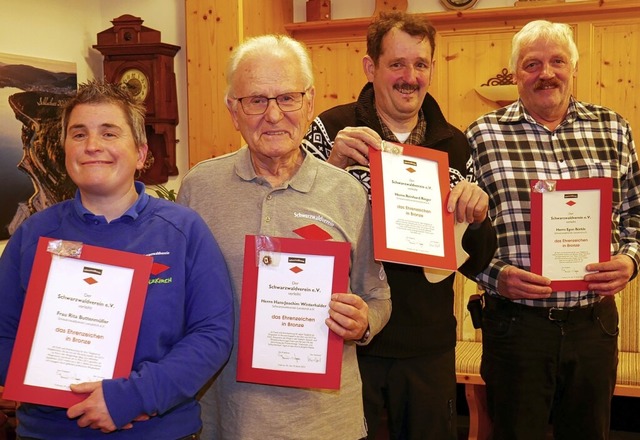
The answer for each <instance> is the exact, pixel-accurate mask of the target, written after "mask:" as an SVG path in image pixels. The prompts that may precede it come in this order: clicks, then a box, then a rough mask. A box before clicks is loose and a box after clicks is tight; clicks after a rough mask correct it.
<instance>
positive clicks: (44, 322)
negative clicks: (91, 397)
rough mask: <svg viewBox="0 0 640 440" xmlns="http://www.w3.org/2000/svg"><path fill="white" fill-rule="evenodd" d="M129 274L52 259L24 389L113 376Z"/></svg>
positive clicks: (64, 386)
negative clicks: (26, 386) (29, 386)
mask: <svg viewBox="0 0 640 440" xmlns="http://www.w3.org/2000/svg"><path fill="white" fill-rule="evenodd" d="M132 280H133V269H131V268H127V267H117V266H110V265H106V264H100V263H95V262H91V263H89V262H87V261H84V260H78V259H75V258H66V257H59V256H57V255H53V256H52V261H51V267H50V273H49V278H48V281H47V285H46V288H45V292H44V297H43V301H42V307H41V309H40V317H39V319H38V325H37V327H36V331H35V337H34V340H33V345H32V346H31V354H30V356H29V363H28V365H27V370H26V373H25V380H24V383H25V385H31V386H37V387H45V388H53V389H60V390H68V389H69V385H71V384H74V383H80V382H93V381H99V380H102V379H105V378H111V377H113V372H114V366H115V362H116V357H117V352H118V345H119V343H120V337H121V333H122V325H123V322H124V317H125V312H126V310H127V301H128V299H129V291H130V290H131V282H132Z"/></svg>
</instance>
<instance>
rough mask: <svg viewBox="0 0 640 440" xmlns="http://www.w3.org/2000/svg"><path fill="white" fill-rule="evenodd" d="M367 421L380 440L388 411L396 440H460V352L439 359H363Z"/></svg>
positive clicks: (360, 359) (372, 435)
mask: <svg viewBox="0 0 640 440" xmlns="http://www.w3.org/2000/svg"><path fill="white" fill-rule="evenodd" d="M358 363H359V365H360V375H361V376H362V394H363V398H364V415H365V418H366V420H367V426H368V429H369V435H368V437H367V438H368V439H369V440H375V438H376V435H377V433H378V431H379V428H380V421H381V417H382V414H383V411H384V410H385V409H386V411H387V416H388V429H389V438H390V439H393V440H430V439H433V440H449V439H456V438H457V423H456V418H457V417H456V375H455V349H453V350H450V351H447V352H445V353H442V354H438V355H434V356H419V357H412V358H408V359H388V358H382V357H376V356H359V357H358Z"/></svg>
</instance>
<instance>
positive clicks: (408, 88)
mask: <svg viewBox="0 0 640 440" xmlns="http://www.w3.org/2000/svg"><path fill="white" fill-rule="evenodd" d="M393 88H394V89H395V90H397V91H399V92H403V93H411V92H415V91H416V90H418V89H419V88H420V86H419V85H418V84H409V83H405V82H403V83H399V84H395V85H394V86H393Z"/></svg>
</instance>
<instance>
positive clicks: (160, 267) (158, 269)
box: [151, 261, 169, 275]
mask: <svg viewBox="0 0 640 440" xmlns="http://www.w3.org/2000/svg"><path fill="white" fill-rule="evenodd" d="M167 269H169V266H166V265H164V264H160V263H156V262H155V261H154V262H153V264H152V265H151V273H152V274H153V275H158V274H161V273H162V272H164V271H165V270H167Z"/></svg>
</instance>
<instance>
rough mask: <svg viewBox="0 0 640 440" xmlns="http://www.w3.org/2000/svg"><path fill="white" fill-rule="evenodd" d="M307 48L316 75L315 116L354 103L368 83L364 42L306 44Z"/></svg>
mask: <svg viewBox="0 0 640 440" xmlns="http://www.w3.org/2000/svg"><path fill="white" fill-rule="evenodd" d="M307 48H308V49H309V53H310V55H311V61H312V63H313V68H314V76H315V86H316V99H315V114H316V115H318V114H319V113H321V112H322V111H324V110H327V109H329V108H331V107H333V106H335V105H338V104H345V103H347V102H352V101H355V100H356V99H357V98H358V94H359V93H360V90H361V89H362V87H363V86H364V85H365V83H366V82H367V78H366V77H365V75H364V72H363V70H362V58H363V57H364V56H365V55H366V52H367V48H366V43H365V42H364V41H351V42H340V43H334V44H329V43H317V44H310V45H307Z"/></svg>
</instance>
